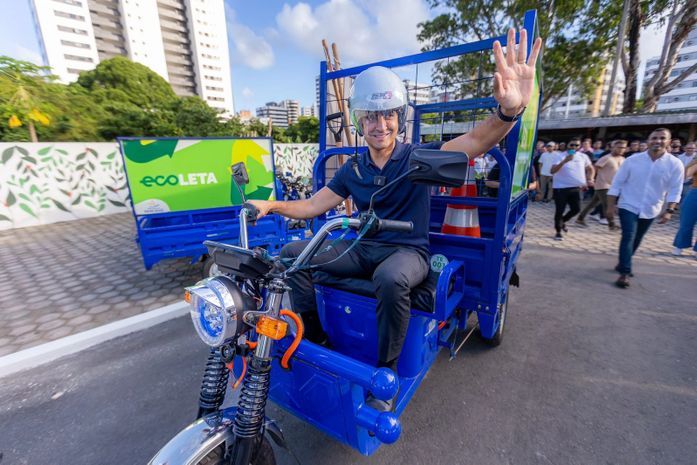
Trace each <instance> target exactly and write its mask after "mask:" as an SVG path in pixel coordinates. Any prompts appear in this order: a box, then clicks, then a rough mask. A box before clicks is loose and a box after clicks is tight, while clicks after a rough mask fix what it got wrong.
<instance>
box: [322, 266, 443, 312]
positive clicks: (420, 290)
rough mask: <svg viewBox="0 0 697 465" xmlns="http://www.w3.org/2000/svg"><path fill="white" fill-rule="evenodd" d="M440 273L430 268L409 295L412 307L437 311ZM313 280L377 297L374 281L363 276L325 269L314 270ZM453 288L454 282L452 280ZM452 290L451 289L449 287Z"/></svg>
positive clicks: (334, 287)
mask: <svg viewBox="0 0 697 465" xmlns="http://www.w3.org/2000/svg"><path fill="white" fill-rule="evenodd" d="M439 277H440V273H437V272H435V271H433V270H430V271H429V273H428V276H427V277H426V279H424V281H423V282H422V283H421V284H419V285H418V286H416V287H414V288H412V290H411V293H410V294H409V297H410V298H411V307H412V308H414V309H417V310H421V311H423V312H427V313H435V308H434V305H435V301H436V286H437V285H438V278H439ZM312 280H313V281H314V283H315V284H318V285H320V286H326V287H331V288H333V289H338V290H340V291H345V292H351V293H354V294H358V295H362V296H364V297H370V298H373V299H374V298H375V290H374V286H373V282H372V281H371V280H369V279H362V278H342V277H338V276H334V275H330V274H329V273H326V272H324V271H314V272H313V273H312ZM451 288H452V282H451ZM449 291H450V289H449Z"/></svg>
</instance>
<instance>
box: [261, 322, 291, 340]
mask: <svg viewBox="0 0 697 465" xmlns="http://www.w3.org/2000/svg"><path fill="white" fill-rule="evenodd" d="M256 329H257V334H263V335H264V336H266V337H270V338H271V339H275V340H279V339H281V338H283V337H285V335H286V332H287V331H288V323H286V322H285V321H283V320H277V319H275V318H271V317H268V316H262V317H261V318H259V320H258V321H257V328H256Z"/></svg>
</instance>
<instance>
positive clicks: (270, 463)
mask: <svg viewBox="0 0 697 465" xmlns="http://www.w3.org/2000/svg"><path fill="white" fill-rule="evenodd" d="M197 465H227V462H226V461H225V444H221V445H219V446H218V447H216V448H215V449H213V450H212V451H210V452H209V453H208V455H206V456H205V457H204V458H202V459H201V460H200V461H199V462H198V464H197ZM249 465H276V456H275V455H274V453H273V448H272V447H271V443H269V440H268V439H266V437H264V438H263V439H262V440H261V444H259V450H258V451H257V455H256V457H255V458H254V461H253V462H251V463H250V464H249Z"/></svg>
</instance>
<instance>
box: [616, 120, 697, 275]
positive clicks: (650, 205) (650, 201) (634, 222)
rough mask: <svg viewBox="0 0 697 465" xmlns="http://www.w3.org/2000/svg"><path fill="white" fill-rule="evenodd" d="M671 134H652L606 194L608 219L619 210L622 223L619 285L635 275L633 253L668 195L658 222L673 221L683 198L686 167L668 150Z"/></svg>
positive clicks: (620, 171)
mask: <svg viewBox="0 0 697 465" xmlns="http://www.w3.org/2000/svg"><path fill="white" fill-rule="evenodd" d="M670 136H671V134H670V130H668V129H665V128H658V129H656V130H654V131H653V132H652V133H651V135H650V136H649V149H648V151H646V152H640V153H636V154H635V155H634V156H632V157H631V158H628V159H627V160H625V162H624V163H623V164H622V166H621V167H620V169H619V170H618V171H617V174H616V175H615V178H614V179H613V180H612V186H611V187H610V190H609V191H608V193H607V204H608V205H607V216H608V219H610V218H614V216H615V210H617V213H618V214H619V217H620V225H621V226H622V239H621V240H620V250H619V263H618V264H617V266H616V267H615V270H616V271H617V272H618V273H619V274H620V277H619V278H618V279H617V281H616V282H615V285H617V286H618V287H621V288H627V287H629V277H630V276H633V275H632V255H634V252H636V250H637V249H638V248H639V244H641V240H642V239H643V237H644V234H646V231H648V230H649V227H650V226H651V223H652V222H653V220H654V219H655V218H656V217H657V216H658V215H659V213H660V212H661V209H662V208H663V202H664V201H665V200H666V198H667V201H668V208H667V209H666V211H665V213H664V214H663V216H662V217H661V219H660V220H659V221H658V222H659V224H663V223H666V222H667V221H668V220H670V218H671V216H672V215H673V213H674V212H675V207H676V205H677V203H678V201H679V200H680V191H681V190H682V182H683V177H684V171H685V170H684V168H683V165H682V163H680V160H678V159H677V158H676V157H674V156H672V155H671V154H670V152H668V149H669V148H670ZM617 197H619V203H617Z"/></svg>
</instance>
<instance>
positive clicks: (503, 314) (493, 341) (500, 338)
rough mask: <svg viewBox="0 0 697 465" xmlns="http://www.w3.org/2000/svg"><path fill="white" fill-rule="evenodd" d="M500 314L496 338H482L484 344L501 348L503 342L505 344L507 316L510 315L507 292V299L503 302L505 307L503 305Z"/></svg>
mask: <svg viewBox="0 0 697 465" xmlns="http://www.w3.org/2000/svg"><path fill="white" fill-rule="evenodd" d="M499 314H500V316H499V327H498V328H496V332H495V333H494V337H492V338H491V339H486V338H482V339H484V342H486V343H487V344H488V345H490V346H491V347H497V346H500V345H501V342H503V330H504V328H505V326H506V324H505V323H506V316H507V315H508V292H506V299H505V300H504V301H503V305H501V308H500V309H499Z"/></svg>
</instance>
